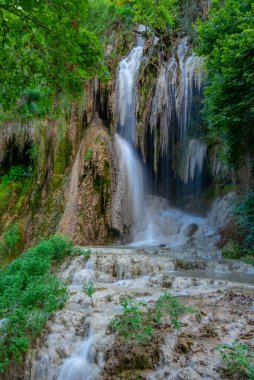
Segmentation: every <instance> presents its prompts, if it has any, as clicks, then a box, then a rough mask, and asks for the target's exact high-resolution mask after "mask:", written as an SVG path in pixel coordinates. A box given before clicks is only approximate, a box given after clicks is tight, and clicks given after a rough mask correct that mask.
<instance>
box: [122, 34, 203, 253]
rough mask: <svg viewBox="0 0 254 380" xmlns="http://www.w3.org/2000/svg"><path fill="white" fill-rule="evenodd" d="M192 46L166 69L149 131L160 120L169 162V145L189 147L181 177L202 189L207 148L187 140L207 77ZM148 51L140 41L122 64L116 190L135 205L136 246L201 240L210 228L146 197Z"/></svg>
mask: <svg viewBox="0 0 254 380" xmlns="http://www.w3.org/2000/svg"><path fill="white" fill-rule="evenodd" d="M139 30H140V31H142V30H143V29H142V28H140V29H139ZM187 42H188V40H187V38H184V39H183V40H182V41H181V42H180V43H179V45H178V48H177V57H176V56H175V55H174V56H173V57H172V58H171V61H170V62H169V65H168V67H163V68H162V69H161V72H160V75H159V77H158V80H157V86H156V89H155V95H154V99H153V102H152V107H151V116H150V126H151V128H152V130H155V129H156V128H157V126H158V120H160V123H159V125H160V147H161V150H162V156H163V155H164V156H166V157H168V154H169V153H168V152H169V151H170V145H172V144H174V141H175V140H174V138H176V139H177V141H178V142H180V145H181V144H182V145H183V144H184V145H185V153H184V154H182V157H181V163H180V169H179V178H180V179H181V181H182V183H183V184H185V185H187V184H189V182H190V181H192V182H195V183H196V184H198V185H197V186H200V182H201V180H200V176H201V174H202V169H203V162H204V159H205V156H206V152H207V147H206V145H205V144H203V143H201V142H200V141H199V140H197V139H195V138H192V139H188V135H189V133H190V132H191V129H192V128H193V126H192V121H193V120H192V117H191V116H192V112H193V108H194V111H195V107H194V106H193V96H194V94H196V95H197V94H198V96H199V97H200V95H201V80H202V75H201V72H200V71H199V72H197V67H198V66H199V65H200V63H201V61H200V58H198V57H197V56H195V55H194V54H192V55H190V56H188V53H189V51H188V49H189V48H188V46H187ZM143 46H144V40H143V38H142V37H138V40H137V44H136V46H135V47H134V48H133V49H132V50H131V52H130V53H129V55H128V56H127V57H126V58H125V59H123V60H122V61H121V62H120V64H119V74H118V88H119V107H118V128H117V131H118V133H117V134H116V135H115V145H116V151H117V154H118V158H119V174H118V188H117V191H119V192H120V191H121V189H122V188H125V198H127V199H128V202H127V207H128V205H130V206H131V207H130V208H131V222H130V223H131V234H130V235H131V239H132V245H136V246H142V245H160V244H165V245H171V246H172V245H175V244H182V243H184V242H186V241H188V239H190V237H191V236H192V235H194V234H196V236H200V234H201V231H202V234H206V233H207V232H208V229H207V227H206V226H205V222H204V220H203V219H202V218H199V217H194V216H192V215H186V214H185V213H183V212H181V211H179V210H175V209H174V208H172V207H170V206H169V203H168V201H166V200H165V199H163V198H159V197H156V196H151V195H148V194H146V192H145V186H144V170H143V166H142V163H141V161H140V159H139V156H138V152H137V149H136V137H137V136H136V135H137V133H136V124H137V120H136V104H137V90H136V81H137V78H138V73H139V68H140V64H141V61H142V57H143ZM179 72H180V74H179ZM200 104H201V103H200ZM172 125H174V128H175V129H176V130H174V128H173V127H172ZM172 132H173V135H172ZM176 132H177V133H176ZM174 136H176V137H174ZM172 139H173V140H172ZM179 150H180V149H179ZM162 160H163V157H162ZM171 166H172V162H171ZM173 177H174V175H173V174H172V178H173ZM167 180H168V175H166V176H165V181H167ZM123 183H124V185H123ZM116 203H117V202H116ZM118 207H119V208H121V207H122V208H123V204H122V203H121V202H118ZM128 211H129V210H121V211H120V212H122V213H123V212H125V213H127V212H128ZM188 226H192V227H188ZM197 231H198V232H197Z"/></svg>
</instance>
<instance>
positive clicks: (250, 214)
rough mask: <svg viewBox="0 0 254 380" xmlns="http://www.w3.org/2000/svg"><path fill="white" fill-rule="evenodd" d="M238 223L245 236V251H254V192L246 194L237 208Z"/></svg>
mask: <svg viewBox="0 0 254 380" xmlns="http://www.w3.org/2000/svg"><path fill="white" fill-rule="evenodd" d="M234 213H235V216H236V223H237V225H238V226H239V227H240V228H241V230H242V232H243V234H244V242H243V243H244V249H245V250H247V251H248V250H252V251H253V250H254V192H249V193H246V194H245V195H244V196H243V197H241V199H240V200H239V201H238V203H237V205H236V208H235V211H234Z"/></svg>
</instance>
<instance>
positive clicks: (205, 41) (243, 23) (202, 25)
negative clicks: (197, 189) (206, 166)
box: [197, 0, 254, 167]
mask: <svg viewBox="0 0 254 380" xmlns="http://www.w3.org/2000/svg"><path fill="white" fill-rule="evenodd" d="M253 10H254V4H253V1H252V0H243V1H238V0H225V1H223V2H221V1H219V0H213V2H212V6H211V11H210V17H209V19H208V20H207V21H205V22H202V21H200V22H199V23H198V25H197V32H198V33H199V36H200V37H199V47H198V53H199V54H201V55H203V56H205V57H206V58H207V59H206V68H207V83H206V86H205V100H204V116H205V119H206V122H207V125H208V128H209V130H210V133H211V135H212V136H214V138H215V139H217V140H218V139H219V141H221V143H222V145H223V148H224V149H223V151H224V152H225V153H224V156H225V157H224V158H225V160H226V161H227V162H228V163H229V164H231V165H233V166H236V167H237V166H239V165H240V164H241V163H242V161H243V160H244V158H245V157H246V154H249V155H253V153H254V129H253V123H254V108H253V104H254V90H253V89H254V76H253V55H254V13H253Z"/></svg>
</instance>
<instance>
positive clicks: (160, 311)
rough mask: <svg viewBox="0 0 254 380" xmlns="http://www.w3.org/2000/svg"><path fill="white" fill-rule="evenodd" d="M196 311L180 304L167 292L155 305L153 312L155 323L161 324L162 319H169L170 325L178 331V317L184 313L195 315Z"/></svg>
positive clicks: (179, 325)
mask: <svg viewBox="0 0 254 380" xmlns="http://www.w3.org/2000/svg"><path fill="white" fill-rule="evenodd" d="M195 312H196V310H195V309H193V308H191V307H186V306H185V305H183V304H181V302H180V301H179V300H178V298H177V297H173V296H172V295H171V294H170V293H169V292H165V293H164V294H163V295H162V296H160V298H159V299H158V301H157V302H156V304H155V308H154V311H153V314H154V317H155V321H156V322H157V323H160V322H161V318H162V317H167V316H168V317H169V318H170V322H171V325H172V326H173V327H174V328H176V329H180V327H181V323H180V321H179V317H181V315H183V314H185V313H195Z"/></svg>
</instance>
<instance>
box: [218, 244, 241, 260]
mask: <svg viewBox="0 0 254 380" xmlns="http://www.w3.org/2000/svg"><path fill="white" fill-rule="evenodd" d="M221 252H222V256H223V257H225V258H227V259H240V258H241V257H242V250H241V247H240V245H239V244H238V243H237V242H236V241H234V240H229V241H228V242H227V244H226V245H225V246H224V247H223V248H222V251H221Z"/></svg>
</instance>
